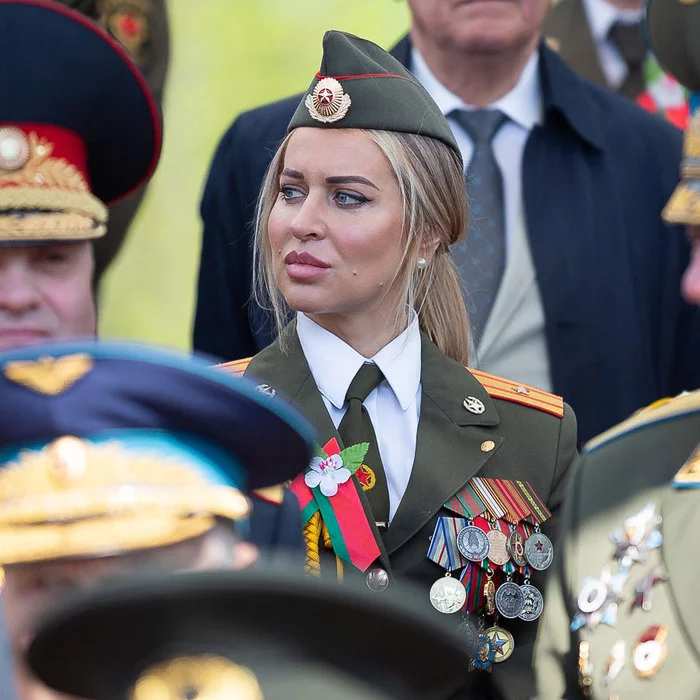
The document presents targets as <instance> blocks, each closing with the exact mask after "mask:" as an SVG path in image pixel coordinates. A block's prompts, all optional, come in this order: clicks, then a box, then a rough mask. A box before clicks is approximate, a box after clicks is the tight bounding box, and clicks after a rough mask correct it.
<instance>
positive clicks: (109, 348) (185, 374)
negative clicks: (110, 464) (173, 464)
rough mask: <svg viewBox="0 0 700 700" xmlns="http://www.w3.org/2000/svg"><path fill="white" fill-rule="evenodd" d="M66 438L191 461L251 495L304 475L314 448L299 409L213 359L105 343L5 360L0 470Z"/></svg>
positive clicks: (56, 347)
mask: <svg viewBox="0 0 700 700" xmlns="http://www.w3.org/2000/svg"><path fill="white" fill-rule="evenodd" d="M86 367H88V369H87V370H85V368H86ZM76 368H77V369H76ZM73 379H74V381H72V380H73ZM56 382H58V388H59V389H61V390H60V391H58V392H57V393H47V391H48V392H50V391H53V390H55V389H56ZM64 384H65V387H63V385H64ZM62 387H63V388H62ZM64 435H71V436H75V437H78V438H81V439H85V440H88V441H92V442H96V443H99V442H102V441H112V440H118V441H119V442H120V443H121V445H122V446H123V447H125V448H126V449H130V448H131V449H134V450H139V451H141V452H143V451H144V450H148V451H149V452H156V453H158V454H159V455H162V456H163V457H166V458H167V457H174V458H175V457H176V458H180V460H182V459H183V458H185V459H186V460H187V461H188V462H189V463H191V464H193V465H194V466H196V467H197V468H198V469H199V470H200V471H203V472H205V473H206V478H207V479H208V480H209V481H211V482H213V483H221V484H225V485H230V486H235V487H237V488H241V489H244V490H246V489H256V488H262V487H266V486H272V485H275V484H279V483H281V482H283V481H286V480H288V479H292V478H294V477H295V476H297V475H298V474H300V473H302V472H303V471H304V470H305V469H306V467H307V465H308V464H309V461H310V459H311V456H312V451H313V446H314V444H315V443H314V431H313V429H312V428H311V426H310V424H309V423H308V422H307V421H306V420H305V419H303V418H302V417H301V416H300V415H299V414H298V413H297V412H296V411H295V410H294V409H292V408H291V407H289V406H287V405H286V404H285V403H284V402H283V401H282V400H281V399H279V398H277V397H275V398H271V397H269V396H267V395H265V394H263V393H261V392H260V391H258V390H257V389H256V387H255V385H254V384H252V383H251V382H249V381H248V380H246V379H243V378H236V377H232V376H230V375H228V374H226V373H225V372H223V371H222V370H218V369H216V368H214V367H212V365H211V363H210V361H208V360H206V359H204V358H197V357H191V356H188V355H185V354H182V353H178V352H175V351H170V350H163V349H156V348H153V347H149V346H145V345H138V344H131V343H114V342H102V341H89V342H75V343H58V344H47V345H41V346H31V347H27V348H22V349H18V350H13V351H10V352H6V353H2V354H0V464H6V463H7V462H10V461H13V459H15V458H16V457H17V456H18V453H19V451H20V450H22V449H27V448H29V449H40V448H41V447H43V446H45V445H47V444H48V443H50V442H51V441H53V440H55V439H56V438H58V437H61V436H64Z"/></svg>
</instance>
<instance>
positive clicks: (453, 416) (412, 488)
mask: <svg viewBox="0 0 700 700" xmlns="http://www.w3.org/2000/svg"><path fill="white" fill-rule="evenodd" d="M421 384H422V398H421V410H420V420H419V422H418V435H417V440H416V456H415V460H414V463H413V470H412V472H411V478H410V480H409V482H408V488H407V489H406V493H405V494H404V497H403V499H402V500H401V504H400V505H399V508H398V510H397V511H396V514H395V516H394V518H393V520H392V521H391V525H390V526H389V529H388V530H387V532H386V533H385V535H384V543H385V544H386V548H387V551H388V552H389V554H390V555H391V554H392V553H393V552H395V551H396V550H397V549H398V548H399V547H401V546H402V545H403V544H404V543H405V542H407V541H408V540H409V539H410V538H411V537H413V536H414V535H415V534H416V533H417V532H418V531H419V530H420V529H421V528H422V527H424V526H425V525H426V523H427V522H428V521H429V520H430V519H431V518H432V517H433V516H434V515H435V514H436V513H437V512H438V511H439V510H440V508H441V507H442V506H443V504H444V503H445V502H446V501H447V500H448V499H449V498H450V497H452V496H454V495H455V494H456V493H457V492H458V491H459V490H460V489H461V488H462V487H463V486H464V485H465V484H466V483H467V482H468V481H469V479H471V478H472V477H473V476H474V475H475V474H477V473H478V472H479V470H480V469H482V468H483V466H484V465H485V464H486V462H488V460H489V459H490V458H491V456H493V455H494V454H495V453H496V452H497V451H498V448H499V447H500V445H501V444H502V442H503V439H504V438H503V436H502V435H499V434H497V433H496V434H495V433H494V430H493V427H494V426H496V425H498V423H499V422H500V418H499V415H498V412H497V410H496V406H495V405H494V403H493V401H492V400H491V397H490V396H489V395H488V393H487V392H486V390H485V389H484V387H483V386H482V385H481V384H480V383H479V382H478V381H477V380H476V379H475V378H474V377H473V376H472V375H471V374H470V373H469V372H468V371H467V370H465V369H464V367H462V366H461V365H459V364H458V363H456V362H454V361H453V360H451V359H449V358H448V357H445V355H443V354H442V353H441V352H440V351H439V350H438V349H437V348H436V347H435V346H434V345H433V344H432V343H431V342H430V340H428V339H427V338H426V337H425V336H424V337H423V340H422V371H421ZM468 396H471V397H474V398H476V399H478V400H479V401H481V402H482V403H483V404H484V407H485V410H484V412H483V413H481V414H475V413H471V412H470V411H468V410H467V409H466V408H465V407H464V400H465V398H466V397H468ZM487 439H488V440H493V442H494V443H495V445H496V447H495V449H493V450H491V451H490V452H484V451H482V449H481V445H482V443H483V442H484V440H487Z"/></svg>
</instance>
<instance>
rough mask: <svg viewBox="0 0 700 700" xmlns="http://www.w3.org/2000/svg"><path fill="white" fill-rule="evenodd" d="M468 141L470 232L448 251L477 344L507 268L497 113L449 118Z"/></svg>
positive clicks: (500, 115)
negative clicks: (470, 148) (496, 146)
mask: <svg viewBox="0 0 700 700" xmlns="http://www.w3.org/2000/svg"><path fill="white" fill-rule="evenodd" d="M449 116H450V117H452V118H453V119H454V120H455V121H456V122H457V123H458V124H459V125H460V126H461V127H462V128H463V129H464V130H465V131H466V132H467V134H468V135H469V137H470V138H471V140H472V143H473V144H474V153H473V155H472V159H471V162H470V163H469V167H468V168H467V173H466V186H467V196H468V198H469V230H468V232H467V236H466V238H465V239H464V240H462V241H460V242H459V243H457V244H456V245H454V246H452V257H453V259H454V261H455V264H456V265H457V269H458V270H459V274H460V277H461V278H462V287H463V289H464V290H465V291H466V293H467V310H468V312H469V322H470V324H471V328H472V333H473V335H474V338H475V342H476V343H477V344H478V342H479V341H480V340H481V336H482V334H483V332H484V328H485V327H486V322H487V320H488V318H489V314H490V313H491V307H492V306H493V302H494V300H495V299H496V294H497V292H498V287H499V285H500V284H501V278H502V277H503V270H504V269H505V264H506V242H505V215H504V206H503V177H502V175H501V170H500V168H499V167H498V163H497V162H496V158H495V157H494V154H493V148H492V147H491V142H492V140H493V137H494V136H495V135H496V132H497V131H498V130H499V129H500V128H501V126H502V125H503V123H504V122H505V121H506V118H507V117H506V115H505V114H503V112H501V111H499V110H489V109H479V110H474V111H468V110H455V111H454V112H451V113H450V114H449Z"/></svg>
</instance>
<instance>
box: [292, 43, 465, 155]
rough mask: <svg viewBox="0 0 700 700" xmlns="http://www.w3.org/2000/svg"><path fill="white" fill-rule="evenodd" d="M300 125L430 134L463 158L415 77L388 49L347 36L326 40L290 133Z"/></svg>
mask: <svg viewBox="0 0 700 700" xmlns="http://www.w3.org/2000/svg"><path fill="white" fill-rule="evenodd" d="M300 126H312V127H324V128H331V129H378V130H385V131H399V132H405V133H410V134H420V135H422V136H431V137H432V138H435V139H438V140H440V141H442V142H443V143H445V144H447V145H448V146H449V147H450V148H451V149H452V150H453V151H454V152H455V153H456V154H457V155H458V156H459V157H460V159H461V154H460V151H459V148H458V147H457V142H456V141H455V138H454V136H453V134H452V131H451V130H450V126H449V124H448V123H447V120H446V119H445V117H444V116H443V114H442V112H441V111H440V108H439V107H438V106H437V105H436V104H435V102H434V100H433V98H432V97H431V96H430V95H429V94H428V92H427V90H426V89H425V88H424V87H423V86H422V85H421V84H420V83H419V82H418V81H417V80H416V78H415V77H414V76H413V75H411V74H410V73H409V72H408V71H407V70H406V68H404V66H402V65H401V63H399V62H398V61H397V60H396V59H395V58H394V57H393V56H391V55H390V54H388V53H387V52H386V51H384V49H382V48H380V47H379V46H377V45H376V44H373V43H372V42H371V41H367V40H366V39H360V38H359V37H356V36H353V35H352V34H346V33H344V32H338V31H329V32H326V34H325V35H324V37H323V59H322V61H321V69H320V70H319V72H318V73H317V74H316V77H315V78H314V79H313V81H312V82H311V85H310V86H309V89H308V90H307V91H306V94H305V95H304V98H303V99H302V101H301V103H300V104H299V106H298V107H297V110H296V112H295V113H294V116H293V117H292V121H291V122H290V123H289V129H288V130H289V131H292V130H293V129H296V128H297V127H300Z"/></svg>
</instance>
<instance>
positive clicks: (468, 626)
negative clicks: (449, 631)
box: [457, 617, 479, 656]
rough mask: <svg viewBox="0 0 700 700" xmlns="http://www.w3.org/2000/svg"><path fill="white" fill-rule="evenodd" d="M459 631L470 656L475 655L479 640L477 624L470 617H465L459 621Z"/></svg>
mask: <svg viewBox="0 0 700 700" xmlns="http://www.w3.org/2000/svg"><path fill="white" fill-rule="evenodd" d="M457 633H458V634H459V635H460V636H461V637H462V641H463V642H464V648H465V649H466V652H467V654H468V655H469V656H473V655H474V653H475V652H476V646H477V643H478V641H479V631H478V630H477V628H476V625H475V624H474V623H473V622H472V621H471V620H470V619H469V617H465V618H464V620H462V622H460V623H459V625H458V627H457Z"/></svg>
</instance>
